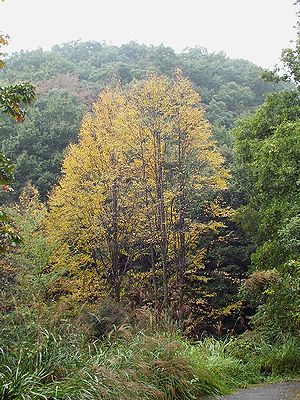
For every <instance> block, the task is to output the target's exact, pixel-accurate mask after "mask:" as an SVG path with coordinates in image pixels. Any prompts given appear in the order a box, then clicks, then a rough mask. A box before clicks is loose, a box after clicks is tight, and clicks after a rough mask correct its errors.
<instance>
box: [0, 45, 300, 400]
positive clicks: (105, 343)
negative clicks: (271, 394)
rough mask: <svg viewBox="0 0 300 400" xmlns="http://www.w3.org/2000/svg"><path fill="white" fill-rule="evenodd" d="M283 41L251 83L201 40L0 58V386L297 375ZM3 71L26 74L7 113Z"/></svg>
mask: <svg viewBox="0 0 300 400" xmlns="http://www.w3.org/2000/svg"><path fill="white" fill-rule="evenodd" d="M5 43H6V39H5V38H2V41H0V44H2V45H3V44H5ZM299 54H300V42H297V43H296V47H295V49H287V50H285V51H284V52H283V61H284V64H285V68H286V71H285V74H284V75H283V76H282V77H279V76H278V75H277V74H276V73H275V72H274V73H270V72H266V73H265V74H264V75H265V77H266V79H267V80H269V81H271V82H270V83H266V82H265V81H263V80H261V79H260V77H259V74H260V72H261V71H260V69H259V68H258V67H256V66H255V65H253V64H251V63H249V62H247V61H243V60H230V59H228V58H227V57H226V56H225V55H224V54H222V53H219V54H209V53H208V52H207V51H206V50H205V49H202V48H196V49H188V50H187V51H185V52H183V53H181V54H176V53H175V52H174V51H173V50H172V49H170V48H166V47H163V46H159V47H154V46H144V45H138V44H137V43H129V44H127V45H123V46H120V47H116V46H108V45H106V44H103V43H95V42H88V43H81V42H75V43H69V44H64V45H61V46H55V47H54V48H53V49H52V50H51V51H50V52H43V51H42V50H37V51H33V52H21V53H20V54H15V55H13V56H12V57H10V58H9V59H8V60H7V65H6V67H5V68H4V69H2V72H1V79H2V81H3V82H4V85H3V87H1V88H0V100H1V103H0V106H1V107H2V111H4V113H5V114H6V115H4V116H3V119H2V120H1V129H0V137H1V143H2V148H1V151H2V152H3V154H5V156H4V155H1V163H2V164H1V165H0V166H1V171H0V173H1V175H0V178H1V181H0V183H1V184H2V185H3V189H4V190H5V191H7V190H10V184H11V181H12V173H13V167H12V163H11V161H10V160H9V158H7V156H9V157H11V158H12V159H13V160H15V163H16V173H15V183H14V186H15V192H13V193H9V194H4V195H3V197H2V199H3V202H4V201H5V205H4V206H3V210H2V211H1V218H0V223H1V225H0V229H1V230H0V235H1V242H0V244H1V254H0V263H1V264H0V311H1V316H0V325H1V328H0V399H1V400H13V399H22V400H23V399H36V400H37V399H48V400H53V399H55V400H56V399H57V400H59V399H60V400H63V399H65V400H67V399H78V400H84V399H90V400H93V399H107V400H113V399H124V400H129V399H131V400H132V399H191V400H192V399H198V398H199V397H200V396H202V395H215V396H218V395H221V394H225V393H228V392H229V391H230V390H231V389H233V388H237V387H243V386H245V385H247V384H249V383H254V382H260V381H263V380H276V379H289V378H291V379H293V378H296V377H299V367H300V358H299V345H300V338H299V328H300V322H299V321H300V313H299V309H300V300H299V299H300V296H299V292H300V275H299V272H300V264H299V249H300V244H299V243H300V222H299V221H300V219H299V201H300V198H299V181H300V176H299V156H300V154H299V151H300V150H299V149H300V143H299V141H300V129H299V111H300V101H299V90H298V85H299V76H298V71H299V65H300V61H299ZM0 66H1V67H3V66H4V64H3V63H2V64H0ZM19 80H25V81H26V80H31V81H32V82H33V83H34V84H35V85H36V87H37V93H38V98H37V100H36V102H35V103H34V105H32V106H30V107H28V109H27V112H28V113H27V115H26V116H25V111H24V110H23V108H22V107H21V105H20V102H23V103H26V102H27V103H30V102H31V101H32V100H33V96H34V91H33V87H32V86H31V85H30V84H28V83H25V84H20V83H18V81H19ZM16 82H17V83H16ZM280 82H282V83H280ZM283 82H285V83H283ZM286 82H289V86H288V85H287V84H286ZM281 89H284V90H283V91H281ZM268 91H271V92H272V93H269V94H267V95H266V93H267V92H268ZM99 92H100V94H99ZM1 96H2V97H1ZM1 117H2V116H1ZM9 117H10V119H9ZM11 117H12V118H11ZM24 118H25V120H24ZM14 120H17V121H18V122H21V123H19V124H18V123H16V121H14ZM232 128H233V130H232ZM233 142H234V144H233ZM245 331H246V332H245ZM242 332H244V334H243V335H241V336H240V337H236V336H235V335H236V334H237V333H242Z"/></svg>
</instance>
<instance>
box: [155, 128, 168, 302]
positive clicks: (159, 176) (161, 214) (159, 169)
mask: <svg viewBox="0 0 300 400" xmlns="http://www.w3.org/2000/svg"><path fill="white" fill-rule="evenodd" d="M161 146H162V143H161V135H160V132H157V133H156V134H155V150H156V157H155V160H156V192H157V200H158V213H157V214H158V215H157V216H158V225H159V232H160V249H161V262H162V272H163V296H164V306H165V309H167V308H168V307H169V294H168V265H167V254H168V238H167V226H166V211H165V200H164V174H163V160H162V149H161Z"/></svg>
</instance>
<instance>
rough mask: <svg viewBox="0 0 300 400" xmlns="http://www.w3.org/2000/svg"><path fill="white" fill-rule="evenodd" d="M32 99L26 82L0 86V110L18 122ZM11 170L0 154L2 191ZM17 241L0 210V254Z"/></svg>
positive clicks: (0, 55) (0, 58)
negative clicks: (25, 106) (24, 105)
mask: <svg viewBox="0 0 300 400" xmlns="http://www.w3.org/2000/svg"><path fill="white" fill-rule="evenodd" d="M7 44H8V37H7V36H3V35H0V49H1V47H2V46H4V45H7ZM4 65H5V63H4V61H3V53H2V52H0V69H1V68H3V67H4ZM33 99H34V87H33V86H32V85H31V84H30V83H28V82H25V83H20V84H16V85H6V86H0V110H1V111H2V112H3V113H4V114H7V115H8V116H10V117H11V118H13V119H15V120H16V121H18V122H23V121H24V118H25V110H24V108H23V104H29V103H31V102H32V101H33ZM0 122H1V119H0ZM0 129H1V125H0ZM13 170H14V166H13V163H12V162H11V160H10V159H9V158H7V157H6V156H5V155H4V154H2V153H0V185H1V186H2V189H3V190H4V191H10V190H11V186H10V185H11V183H12V179H13ZM19 241H20V238H19V237H18V235H16V234H15V233H14V231H13V229H12V228H11V226H10V224H9V221H8V217H7V215H6V214H5V213H4V212H3V211H2V210H0V253H2V252H4V251H6V250H7V248H8V247H9V246H11V245H15V244H16V243H18V242H19Z"/></svg>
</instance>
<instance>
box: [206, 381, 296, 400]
mask: <svg viewBox="0 0 300 400" xmlns="http://www.w3.org/2000/svg"><path fill="white" fill-rule="evenodd" d="M212 399H213V398H212V397H209V398H208V397H206V398H205V399H203V400H212ZM221 399H223V400H300V382H279V383H272V384H263V385H254V386H251V387H249V388H247V389H242V390H239V391H238V392H237V393H235V394H232V395H229V396H223V397H221Z"/></svg>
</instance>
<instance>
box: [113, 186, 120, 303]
mask: <svg viewBox="0 0 300 400" xmlns="http://www.w3.org/2000/svg"><path fill="white" fill-rule="evenodd" d="M118 217H119V216H118V197H117V184H116V182H115V181H114V183H113V187H112V235H111V267H112V285H113V287H112V291H113V293H114V297H115V299H116V301H120V290H121V280H120V279H121V276H120V271H119V243H118Z"/></svg>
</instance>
